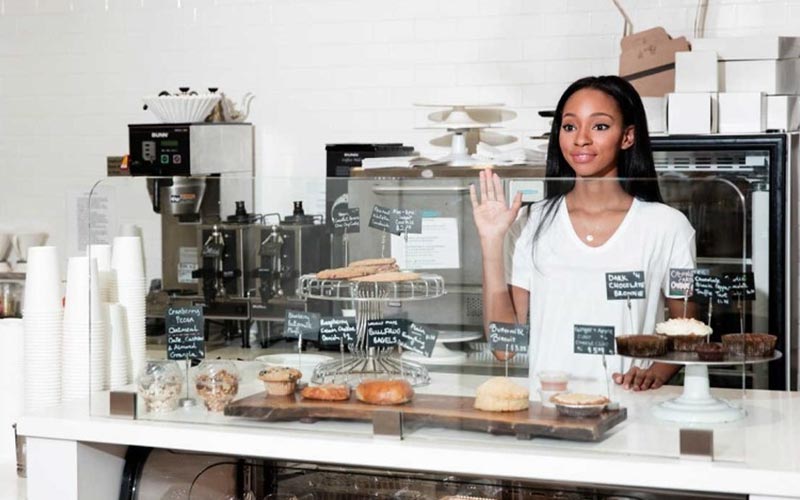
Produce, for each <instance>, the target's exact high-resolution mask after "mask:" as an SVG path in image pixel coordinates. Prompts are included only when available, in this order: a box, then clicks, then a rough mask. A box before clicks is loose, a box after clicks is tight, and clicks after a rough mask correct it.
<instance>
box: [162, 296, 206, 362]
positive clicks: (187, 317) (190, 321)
mask: <svg viewBox="0 0 800 500" xmlns="http://www.w3.org/2000/svg"><path fill="white" fill-rule="evenodd" d="M164 322H165V324H166V329H167V359H203V358H205V357H206V349H205V338H204V336H203V328H204V322H203V306H184V307H169V308H167V315H166V317H165V321H164Z"/></svg>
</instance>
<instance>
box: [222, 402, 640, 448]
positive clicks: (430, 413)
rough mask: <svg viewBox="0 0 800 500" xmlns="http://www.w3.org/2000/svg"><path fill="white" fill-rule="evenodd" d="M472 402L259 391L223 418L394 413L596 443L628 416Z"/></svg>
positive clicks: (367, 418)
mask: <svg viewBox="0 0 800 500" xmlns="http://www.w3.org/2000/svg"><path fill="white" fill-rule="evenodd" d="M474 402H475V398H471V397H459V396H444V395H433V394H416V395H414V399H413V400H412V401H411V402H409V403H406V404H403V405H397V406H377V405H370V404H366V403H362V402H360V401H358V400H357V399H356V398H355V395H352V396H351V397H350V400H348V401H312V400H307V399H303V398H302V397H300V395H299V394H293V395H290V396H269V397H268V396H267V395H266V392H261V393H258V394H254V395H252V396H249V397H246V398H243V399H240V400H238V401H234V402H232V403H230V404H229V405H228V406H227V407H226V408H225V415H229V416H234V417H246V418H255V419H259V420H265V421H268V422H286V421H298V420H302V421H305V422H313V421H315V420H328V419H333V420H350V421H359V422H372V420H373V416H374V415H375V413H377V412H382V411H384V412H385V411H396V412H400V413H402V416H403V417H402V418H403V422H404V423H414V424H418V425H423V426H430V427H447V428H451V429H461V430H471V431H480V432H488V433H491V434H510V435H516V436H517V437H518V438H520V439H529V438H532V437H534V436H544V437H551V438H560V439H568V440H574V441H598V440H600V439H602V437H603V434H605V433H606V431H608V430H609V429H611V428H612V427H614V426H615V425H617V424H619V423H620V422H622V421H624V420H625V419H626V418H627V415H628V413H627V410H626V409H625V408H620V409H619V410H612V411H604V412H603V413H602V414H601V415H600V416H598V417H592V418H571V417H562V416H559V415H558V414H557V413H556V410H555V408H545V407H544V406H542V405H541V403H538V402H531V406H530V408H528V410H527V411H525V410H523V411H515V412H485V411H480V410H476V409H475V408H474V407H473V404H474Z"/></svg>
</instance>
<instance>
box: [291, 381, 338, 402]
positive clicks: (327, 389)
mask: <svg viewBox="0 0 800 500" xmlns="http://www.w3.org/2000/svg"><path fill="white" fill-rule="evenodd" d="M300 395H301V396H303V398H304V399H316V400H320V401H346V400H348V399H350V386H348V385H345V384H322V385H315V386H311V385H309V386H308V387H305V388H303V390H302V391H300Z"/></svg>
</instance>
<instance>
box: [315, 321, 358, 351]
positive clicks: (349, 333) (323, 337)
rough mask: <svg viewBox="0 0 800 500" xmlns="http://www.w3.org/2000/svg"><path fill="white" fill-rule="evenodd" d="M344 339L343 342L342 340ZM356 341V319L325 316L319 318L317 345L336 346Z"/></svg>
mask: <svg viewBox="0 0 800 500" xmlns="http://www.w3.org/2000/svg"><path fill="white" fill-rule="evenodd" d="M342 341H344V342H342ZM355 341H356V319H355V318H345V317H343V316H332V317H330V316H326V317H323V318H320V320H319V345H321V346H338V345H340V344H342V343H345V344H352V343H354V342H355Z"/></svg>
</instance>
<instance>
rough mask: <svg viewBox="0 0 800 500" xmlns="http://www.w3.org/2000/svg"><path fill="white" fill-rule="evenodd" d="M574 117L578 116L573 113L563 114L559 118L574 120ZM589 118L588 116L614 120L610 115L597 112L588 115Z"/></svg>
mask: <svg viewBox="0 0 800 500" xmlns="http://www.w3.org/2000/svg"><path fill="white" fill-rule="evenodd" d="M576 116H578V115H576V114H575V113H564V114H563V115H561V117H562V118H567V117H570V118H575V117H576ZM589 116H590V117H592V116H605V117H607V118H609V119H611V120H613V119H614V117H613V116H611V115H610V114H608V113H603V112H602V111H598V112H596V113H592V114H591V115H589Z"/></svg>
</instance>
